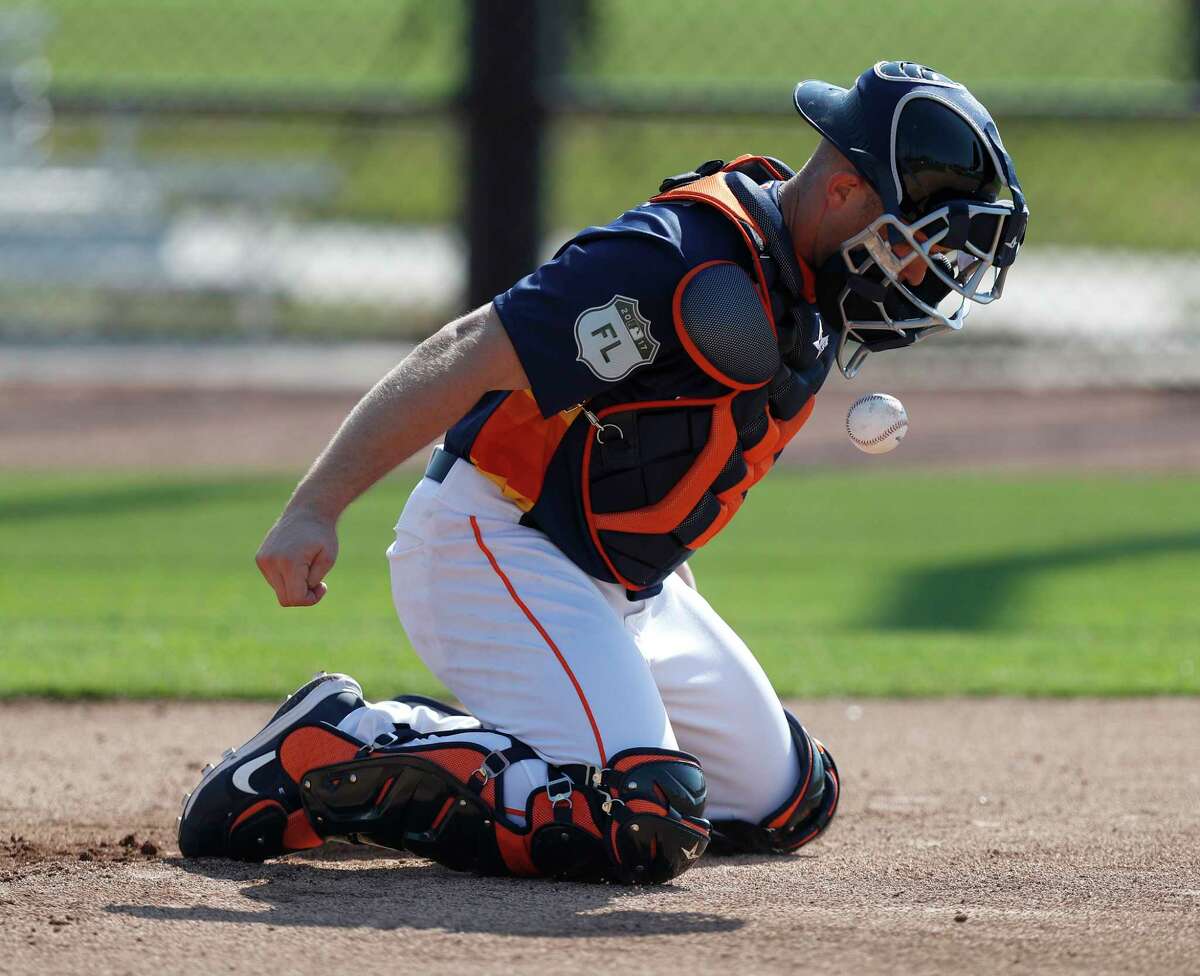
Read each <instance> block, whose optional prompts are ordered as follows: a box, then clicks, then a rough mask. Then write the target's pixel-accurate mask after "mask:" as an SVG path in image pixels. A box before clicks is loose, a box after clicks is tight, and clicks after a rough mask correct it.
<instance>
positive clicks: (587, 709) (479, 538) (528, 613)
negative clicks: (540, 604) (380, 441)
mask: <svg viewBox="0 0 1200 976" xmlns="http://www.w3.org/2000/svg"><path fill="white" fill-rule="evenodd" d="M589 443H590V439H589ZM471 531H472V532H474V533H475V544H476V545H477V546H479V549H480V551H481V552H482V553H483V554H484V555H485V556H486V557H487V561H488V562H489V563H490V564H491V566H492V571H493V572H495V574H496V575H497V576H499V577H500V582H501V583H503V584H504V588H505V589H506V590H508V595H509V596H510V597H512V600H513V603H515V604H516V605H517V606H518V607H520V609H521V612H522V613H523V614H525V619H526V620H528V621H529V622H530V623H531V624H533V628H534V630H536V631H537V632H538V634H540V635H541V638H542V640H544V641H545V642H546V646H547V647H549V648H550V650H551V651H553V653H554V656H555V657H556V658H558V663H559V664H560V665H562V669H563V671H565V672H566V674H567V677H568V678H569V679H570V681H571V684H572V686H573V687H574V688H575V694H576V695H578V696H579V703H580V704H581V705H582V706H583V711H584V713H585V714H586V715H587V720H588V724H589V725H591V727H592V735H593V736H594V737H595V739H596V749H597V750H598V751H599V753H600V765H601V766H603V765H605V764H606V763H607V762H608V757H607V754H606V753H605V751H604V740H603V739H601V737H600V728H599V726H597V725H596V716H595V715H593V714H592V706H591V705H589V704H588V700H587V695H585V694H584V693H583V688H582V687H581V686H580V684H579V680H578V679H577V678H576V677H575V672H574V671H572V670H571V666H570V665H569V664H568V663H567V659H566V658H565V657H563V655H562V652H561V651H560V650H559V649H558V645H557V644H555V643H554V641H553V639H552V638H551V637H550V635H549V634H548V633H546V628H545V627H543V626H542V624H541V622H540V621H539V620H538V618H537V617H535V616H534V615H533V611H532V610H530V609H529V607H527V606H526V605H525V601H524V600H522V599H521V598H520V597H519V596H518V595H517V591H516V590H515V589H514V588H513V585H512V583H511V582H510V581H509V578H508V576H506V575H505V573H504V570H502V569H501V568H500V564H499V563H498V562H496V557H495V556H493V555H492V551H491V550H490V549H489V548H488V547H487V546H486V545H485V544H484V541H483V535H482V533H481V532H480V531H479V522H478V521H477V520H476V518H475V516H474V515H472V516H471Z"/></svg>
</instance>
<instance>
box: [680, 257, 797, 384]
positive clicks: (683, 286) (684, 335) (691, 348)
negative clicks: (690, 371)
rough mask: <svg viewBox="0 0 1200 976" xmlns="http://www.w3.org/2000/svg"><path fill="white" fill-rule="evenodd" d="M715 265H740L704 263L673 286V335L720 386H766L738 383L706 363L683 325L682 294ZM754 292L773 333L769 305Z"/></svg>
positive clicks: (732, 263) (757, 289)
mask: <svg viewBox="0 0 1200 976" xmlns="http://www.w3.org/2000/svg"><path fill="white" fill-rule="evenodd" d="M717 264H731V265H733V266H734V267H735V268H739V269H740V268H741V265H740V264H738V263H737V262H736V261H705V262H704V263H703V264H698V265H696V267H694V268H692V270H691V271H689V272H688V273H687V274H685V275H684V276H683V277H682V278H681V279H680V280H679V284H678V285H676V286H675V296H674V297H673V298H672V299H671V318H672V319H673V320H674V322H675V334H676V335H677V336H679V341H680V343H682V344H683V348H684V349H685V350H687V354H688V355H689V356H691V357H692V362H694V363H695V364H696V365H697V366H699V367H700V368H701V369H702V370H704V372H705V373H707V374H708V375H709V376H711V377H712V378H713V379H714V380H716V381H717V382H718V383H720V384H721V385H722V386H728V387H731V388H732V389H735V390H757V389H758V388H759V387H761V386H766V385H767V383H769V382H770V380H769V379H767V380H763V381H762V382H761V383H739V382H738V381H737V380H735V379H732V378H730V377H728V376H726V375H725V374H724V373H722V372H721V371H720V370H719V369H717V367H716V366H714V365H713V364H712V363H710V362H709V361H708V358H707V357H706V356H705V355H704V353H702V352H701V351H700V349H699V348H698V347H697V346H696V343H695V342H694V341H693V340H692V337H691V335H690V334H689V333H688V330H687V328H686V327H685V326H684V324H683V293H684V292H685V291H686V290H687V286H688V285H689V284H690V283H691V280H692V279H693V278H695V277H696V275H698V274H699V273H700V272H701V271H703V270H704V269H705V268H711V267H713V266H714V265H717ZM754 290H755V292H756V293H757V294H758V300H759V301H760V302H762V306H763V311H765V312H766V313H767V321H768V322H771V330H772V331H774V329H775V323H774V322H772V321H771V303H770V302H769V301H766V300H764V298H763V296H762V292H761V291H759V288H758V286H757V285H755V286H754Z"/></svg>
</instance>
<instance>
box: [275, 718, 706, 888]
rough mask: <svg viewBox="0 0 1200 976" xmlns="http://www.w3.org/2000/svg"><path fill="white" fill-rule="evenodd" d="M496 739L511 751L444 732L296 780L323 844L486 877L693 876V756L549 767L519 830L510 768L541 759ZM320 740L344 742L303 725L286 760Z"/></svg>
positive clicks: (373, 750) (696, 833) (696, 775)
mask: <svg viewBox="0 0 1200 976" xmlns="http://www.w3.org/2000/svg"><path fill="white" fill-rule="evenodd" d="M491 734H492V735H494V736H496V737H497V738H500V739H502V740H503V741H504V742H506V743H507V745H505V746H504V747H503V748H498V749H491V750H489V749H488V748H487V747H486V746H484V745H481V744H479V743H477V742H472V741H468V740H466V739H464V738H463V737H462V736H461V735H456V734H448V735H445V736H441V737H436V738H432V739H431V738H429V737H426V738H423V739H421V740H419V741H410V742H398V743H393V744H389V745H386V746H382V747H381V746H377V745H376V746H363V747H362V748H361V749H360V750H359V751H358V752H357V754H356V755H355V757H354V758H353V759H351V760H349V761H342V762H333V763H329V764H319V763H318V764H316V765H310V768H308V769H307V770H305V771H304V772H303V773H302V774H300V779H299V782H300V784H301V799H302V802H303V804H304V809H305V811H306V812H307V814H308V818H309V821H310V822H311V824H312V826H313V828H314V830H315V831H316V832H317V834H319V835H320V836H321V837H323V838H341V839H345V840H349V841H352V842H358V843H367V844H374V845H377V846H381V847H387V848H391V849H393V850H403V851H411V852H412V853H414V854H418V855H420V856H422V857H427V858H429V859H431V860H433V861H437V862H438V863H439V864H444V865H445V866H447V867H450V868H454V869H456V870H464V871H474V872H476V873H479V874H486V875H525V876H544V877H553V878H572V879H579V880H601V879H609V880H617V881H622V882H626V883H631V884H643V883H644V884H655V883H661V882H664V881H669V880H670V879H671V878H674V877H676V876H678V875H679V874H681V873H683V872H684V871H686V870H687V869H688V868H689V867H691V865H692V864H693V863H695V861H696V860H698V859H699V857H700V855H701V854H703V853H704V850H705V848H706V847H707V846H708V839H709V824H708V822H707V821H706V820H705V819H704V818H703V812H704V802H705V799H706V790H705V785H704V775H703V773H702V772H701V769H700V763H699V761H698V760H696V759H695V757H693V756H689V755H687V754H686V753H681V752H672V751H669V750H664V749H634V750H626V751H625V752H622V753H618V754H617V755H615V756H613V757H612V759H611V761H610V762H609V765H608V766H607V767H605V768H603V769H599V768H596V767H588V766H583V765H579V766H566V767H551V779H550V781H549V783H548V784H547V785H546V786H545V787H541V788H539V789H536V790H534V791H533V792H532V793H531V794H529V796H528V798H527V800H526V802H525V809H524V811H523V814H524V821H525V822H524V824H518V823H516V822H515V821H514V820H513V819H512V818H510V816H509V814H508V811H507V810H506V808H505V805H504V800H503V797H504V776H505V772H506V770H507V769H508V768H509V766H511V765H512V764H513V763H517V762H521V761H522V760H525V759H536V758H538V757H537V754H536V753H535V752H534V751H533V749H531V748H530V747H529V746H527V745H526V744H525V743H523V742H521V741H519V740H517V739H513V738H512V737H511V736H507V735H503V734H502V733H491ZM317 737H340V738H346V737H344V736H340V734H339V733H337V732H336V731H335V730H330V729H307V730H301V731H300V732H299V733H297V739H296V741H294V742H292V741H290V740H289V741H287V742H285V743H284V745H283V747H282V755H281V758H282V759H283V761H284V762H285V763H289V762H291V763H292V764H293V765H305V764H309V763H310V762H311V759H309V758H307V757H319V756H321V755H331V754H333V752H334V751H335V750H331V749H329V748H328V745H329V743H320V742H317V741H316V740H317Z"/></svg>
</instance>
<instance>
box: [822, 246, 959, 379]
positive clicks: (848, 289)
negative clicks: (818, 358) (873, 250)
mask: <svg viewBox="0 0 1200 976" xmlns="http://www.w3.org/2000/svg"><path fill="white" fill-rule="evenodd" d="M932 259H933V261H934V262H935V263H936V264H937V265H938V266H939V267H942V270H943V271H945V270H946V267H945V265H949V260H948V259H947V258H946V257H945V256H943V255H940V254H934V255H933V256H932ZM909 294H912V295H914V296H915V297H916V299H917V301H915V302H914V301H911V300H910V299H909V298H908V295H909ZM817 304H818V307H819V308H820V311H821V316H822V318H824V319H825V321H826V322H828V323H832V324H833V325H834V326H835V327H836V328H837V336H838V339H837V343H838V345H837V364H838V369H840V370H841V372H842V375H843V376H845V377H846V378H847V379H853V378H854V376H855V375H857V373H858V371H859V369H861V368H862V364H863V361H864V360H865V359H866V358H867V356H868V355H869V354H870V353H872V352H883V351H885V350H888V349H903V348H904V347H906V346H911V345H912V344H913V343H915V342H920V341H921V340H922V339H927V338H929V337H930V336H934V335H938V334H940V333H942V332H947V331H950V330H951V329H959V328H962V323H963V320H964V319H965V318H966V316H967V314H968V312H969V311H970V305H969V304H967V303H966V302H965V301H964V300H963V299H962V298H961V297H959V296H957V295H955V294H954V293H953V292H952V291H951V290H950V289H949V288H948V287H946V285H945V282H944V280H943V279H942V277H941V276H940V275H933V274H926V275H925V278H924V280H923V281H922V282H921V284H919V285H915V286H913V285H909V286H906V287H905V289H904V290H903V291H902V290H900V289H898V288H897V287H896V286H895V285H894V284H893V283H892V282H891V281H890V280H889V279H888V278H887V276H886V275H884V274H883V272H882V271H881V270H880V269H879V268H878V266H873V267H867V268H865V269H864V273H862V274H858V273H855V272H848V271H847V269H846V262H845V260H844V256H843V255H842V254H840V253H838V254H834V255H833V256H832V257H831V258H830V259H829V260H828V261H826V262H825V265H824V266H823V267H822V268H821V269H820V271H819V273H818V274H817ZM930 309H932V310H933V313H932V314H930V311H929V310H930Z"/></svg>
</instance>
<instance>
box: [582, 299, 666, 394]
mask: <svg viewBox="0 0 1200 976" xmlns="http://www.w3.org/2000/svg"><path fill="white" fill-rule="evenodd" d="M575 345H576V347H577V348H578V350H579V354H578V355H577V356H576V357H575V358H576V360H577V361H578V362H581V363H583V364H585V365H586V366H587V368H588V369H590V370H591V371H592V372H593V373H595V374H596V376H598V377H599V378H600V379H602V380H610V381H611V380H620V379H624V378H625V377H626V376H628V375H629V374H630V373H631V372H633V371H634V370H635V369H637V367H639V366H641V365H643V364H644V363H652V362H654V357H655V356H657V355H658V349H659V343H658V342H656V341H655V339H654V336H652V335H651V334H650V320H649V319H647V318H646V317H645V316H644V315H642V313H641V312H639V311H638V303H637V299H636V298H626V297H625V296H624V295H613V297H612V298H611V299H610V300H609V302H608V304H607V305H598V306H596V307H595V308H589V309H587V310H585V311H584V312H581V313H580V315H579V318H577V319H576V320H575Z"/></svg>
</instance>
